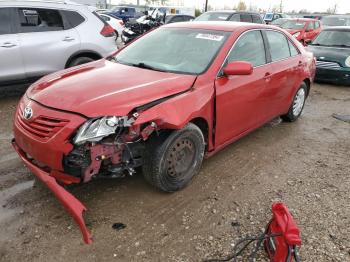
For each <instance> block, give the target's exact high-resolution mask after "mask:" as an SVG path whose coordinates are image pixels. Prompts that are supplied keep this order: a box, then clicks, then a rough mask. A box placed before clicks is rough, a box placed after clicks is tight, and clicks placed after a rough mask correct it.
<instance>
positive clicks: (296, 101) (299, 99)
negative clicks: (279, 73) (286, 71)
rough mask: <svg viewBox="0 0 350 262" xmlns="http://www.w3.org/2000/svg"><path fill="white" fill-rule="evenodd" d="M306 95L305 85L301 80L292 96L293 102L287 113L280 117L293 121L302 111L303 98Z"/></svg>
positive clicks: (304, 98)
mask: <svg viewBox="0 0 350 262" xmlns="http://www.w3.org/2000/svg"><path fill="white" fill-rule="evenodd" d="M306 97H307V85H306V84H305V82H303V83H302V84H301V85H300V87H299V89H298V91H297V93H296V94H295V96H294V98H293V102H292V104H291V106H290V108H289V110H288V113H287V114H285V115H283V116H282V119H283V120H285V121H288V122H294V121H295V120H297V119H298V118H299V116H300V115H301V113H302V112H303V109H304V105H305V100H306Z"/></svg>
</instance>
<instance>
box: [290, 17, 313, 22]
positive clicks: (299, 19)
mask: <svg viewBox="0 0 350 262" xmlns="http://www.w3.org/2000/svg"><path fill="white" fill-rule="evenodd" d="M287 19H288V20H291V21H301V22H308V21H320V20H318V19H315V18H304V17H296V18H287Z"/></svg>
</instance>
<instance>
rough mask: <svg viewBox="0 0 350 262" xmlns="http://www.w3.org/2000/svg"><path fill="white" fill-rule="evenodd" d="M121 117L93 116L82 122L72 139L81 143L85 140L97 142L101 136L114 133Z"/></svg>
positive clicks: (77, 143) (75, 142)
mask: <svg viewBox="0 0 350 262" xmlns="http://www.w3.org/2000/svg"><path fill="white" fill-rule="evenodd" d="M120 122H121V119H120V118H118V117H115V116H105V117H102V118H97V119H96V118H94V119H91V120H88V121H87V122H86V123H85V124H83V125H82V126H81V127H80V128H79V130H78V133H77V134H76V136H75V137H74V139H73V142H74V144H76V145H81V144H83V143H85V142H88V141H89V142H97V141H100V140H101V139H102V138H103V137H106V136H109V135H111V134H114V133H115V130H116V129H117V127H118V126H119V124H120Z"/></svg>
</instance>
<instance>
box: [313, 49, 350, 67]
mask: <svg viewBox="0 0 350 262" xmlns="http://www.w3.org/2000/svg"><path fill="white" fill-rule="evenodd" d="M307 50H308V51H310V52H312V53H313V54H314V56H315V57H316V59H317V60H320V61H328V62H336V63H339V64H340V65H342V66H345V60H346V59H347V58H348V57H349V56H350V48H343V47H327V46H313V45H309V46H308V47H307Z"/></svg>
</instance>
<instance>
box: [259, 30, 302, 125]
mask: <svg viewBox="0 0 350 262" xmlns="http://www.w3.org/2000/svg"><path fill="white" fill-rule="evenodd" d="M264 35H265V39H266V42H267V43H268V46H269V50H270V58H271V66H272V74H271V80H270V82H269V83H268V85H267V87H266V96H267V97H269V100H270V101H269V103H268V107H267V118H268V119H272V118H274V117H276V116H278V115H280V114H282V113H285V112H283V111H284V110H285V109H286V105H288V107H289V101H288V100H289V99H290V96H291V93H292V92H293V90H294V89H295V88H296V86H299V85H300V82H301V80H300V75H302V74H301V70H302V68H303V65H302V57H301V54H300V52H299V50H298V48H297V47H296V46H295V45H294V44H293V43H292V42H291V41H290V40H289V39H288V37H286V36H285V35H284V34H283V33H282V32H279V31H274V30H264Z"/></svg>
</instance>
